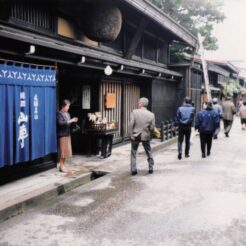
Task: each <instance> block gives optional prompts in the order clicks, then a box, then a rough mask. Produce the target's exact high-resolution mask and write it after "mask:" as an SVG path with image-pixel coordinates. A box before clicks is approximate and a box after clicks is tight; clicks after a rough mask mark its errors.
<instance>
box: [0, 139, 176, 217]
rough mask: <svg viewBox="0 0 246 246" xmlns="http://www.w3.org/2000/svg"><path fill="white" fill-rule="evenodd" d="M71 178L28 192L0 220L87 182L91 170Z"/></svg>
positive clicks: (1, 215)
mask: <svg viewBox="0 0 246 246" xmlns="http://www.w3.org/2000/svg"><path fill="white" fill-rule="evenodd" d="M175 142H177V138H173V139H170V140H167V141H165V142H162V143H160V144H158V145H157V146H152V151H153V152H156V151H158V150H161V149H163V148H165V147H167V146H170V145H172V144H174V143H175ZM144 153H145V152H144V151H140V152H139V154H144ZM105 174H106V173H105V172H103V171H100V169H99V170H98V171H96V172H95V175H97V176H103V175H105ZM71 178H73V179H72V180H71V179H69V180H68V181H67V182H66V183H64V184H54V185H52V186H51V185H50V186H48V187H45V188H42V189H40V190H38V191H36V192H35V193H33V194H28V196H29V197H27V198H23V200H22V201H19V202H16V204H14V205H10V206H9V207H6V208H3V209H2V210H0V222H3V221H5V220H7V219H9V218H11V217H14V216H16V215H19V214H22V213H24V212H25V211H26V210H27V209H29V208H32V207H35V206H37V205H42V204H44V203H45V202H48V201H51V200H52V199H55V198H56V197H58V196H59V195H62V194H64V193H66V192H69V191H71V190H73V189H75V188H77V187H79V186H81V185H84V184H86V183H89V182H90V181H92V180H93V171H92V172H88V173H86V174H83V175H80V176H78V177H71Z"/></svg>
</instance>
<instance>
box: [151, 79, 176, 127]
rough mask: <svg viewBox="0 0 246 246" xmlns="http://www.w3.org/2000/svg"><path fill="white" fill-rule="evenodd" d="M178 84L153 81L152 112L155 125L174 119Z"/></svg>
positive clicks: (158, 125)
mask: <svg viewBox="0 0 246 246" xmlns="http://www.w3.org/2000/svg"><path fill="white" fill-rule="evenodd" d="M178 85H179V84H178V83H177V82H172V81H164V80H154V81H153V84H152V111H153V113H154V114H155V117H156V125H157V127H160V124H161V122H162V121H165V120H169V119H172V118H174V117H175V115H176V111H177V106H178V105H177V96H178Z"/></svg>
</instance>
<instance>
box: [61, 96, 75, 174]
mask: <svg viewBox="0 0 246 246" xmlns="http://www.w3.org/2000/svg"><path fill="white" fill-rule="evenodd" d="M70 104H71V103H70V101H69V100H66V99H65V100H63V101H62V104H61V109H60V111H59V112H58V113H57V136H58V146H59V151H58V158H59V163H60V167H59V171H60V172H63V173H66V172H67V170H66V168H65V160H66V159H67V158H69V157H72V145H71V130H70V128H71V124H72V123H75V122H77V121H78V118H77V117H74V118H72V119H71V117H70V114H69V113H68V110H69V107H70Z"/></svg>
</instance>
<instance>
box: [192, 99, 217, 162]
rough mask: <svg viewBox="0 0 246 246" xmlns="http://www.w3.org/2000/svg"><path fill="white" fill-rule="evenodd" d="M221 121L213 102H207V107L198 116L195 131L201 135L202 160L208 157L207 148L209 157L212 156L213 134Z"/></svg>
mask: <svg viewBox="0 0 246 246" xmlns="http://www.w3.org/2000/svg"><path fill="white" fill-rule="evenodd" d="M219 121H220V119H219V114H218V113H217V112H216V111H215V110H214V109H213V104H212V102H207V107H206V108H204V109H202V110H201V111H200V112H198V113H197V115H196V124H195V129H198V130H199V133H200V140H201V151H202V158H205V157H206V152H205V151H206V147H207V155H208V156H209V155H210V152H211V147H212V139H213V134H214V132H215V130H216V128H217V127H218V126H219Z"/></svg>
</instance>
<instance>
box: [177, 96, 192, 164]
mask: <svg viewBox="0 0 246 246" xmlns="http://www.w3.org/2000/svg"><path fill="white" fill-rule="evenodd" d="M194 115H195V108H194V107H193V106H192V105H191V99H190V98H189V97H186V98H185V99H184V104H183V105H182V106H181V107H179V108H178V111H177V118H176V119H177V123H178V126H179V137H178V159H179V160H181V159H182V144H183V141H184V137H185V157H186V158H188V157H190V155H189V152H190V135H191V127H192V123H193V120H194Z"/></svg>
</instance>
